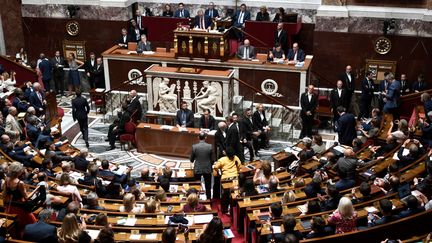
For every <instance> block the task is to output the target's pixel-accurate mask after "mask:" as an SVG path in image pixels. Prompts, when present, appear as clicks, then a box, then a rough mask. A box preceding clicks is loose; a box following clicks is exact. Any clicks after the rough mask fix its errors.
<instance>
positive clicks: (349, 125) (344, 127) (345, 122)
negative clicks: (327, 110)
mask: <svg viewBox="0 0 432 243" xmlns="http://www.w3.org/2000/svg"><path fill="white" fill-rule="evenodd" d="M336 109H337V112H338V113H339V116H340V117H339V120H338V123H337V127H336V131H337V132H338V135H339V143H341V144H343V145H347V146H351V145H352V140H353V139H354V138H356V137H357V132H356V125H357V121H356V119H355V117H354V115H353V114H350V113H346V112H345V111H346V109H345V108H344V107H342V106H339V107H338V108H336Z"/></svg>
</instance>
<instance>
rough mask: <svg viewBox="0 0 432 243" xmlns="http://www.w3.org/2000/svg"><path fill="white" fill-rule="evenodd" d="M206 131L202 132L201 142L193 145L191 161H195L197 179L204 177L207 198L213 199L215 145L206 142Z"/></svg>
mask: <svg viewBox="0 0 432 243" xmlns="http://www.w3.org/2000/svg"><path fill="white" fill-rule="evenodd" d="M205 139H206V134H205V133H200V135H199V140H200V141H199V142H198V143H196V144H194V145H192V154H191V156H190V161H191V163H194V174H195V179H196V180H201V176H203V177H204V184H205V189H206V195H207V200H210V199H211V178H212V165H213V162H214V159H213V147H212V145H211V144H208V143H206V142H205V141H204V140H205Z"/></svg>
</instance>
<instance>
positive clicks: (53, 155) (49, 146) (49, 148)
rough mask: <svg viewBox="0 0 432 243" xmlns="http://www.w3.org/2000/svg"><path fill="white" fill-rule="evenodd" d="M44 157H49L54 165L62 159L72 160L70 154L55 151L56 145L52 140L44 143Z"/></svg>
mask: <svg viewBox="0 0 432 243" xmlns="http://www.w3.org/2000/svg"><path fill="white" fill-rule="evenodd" d="M45 149H46V150H45V158H46V159H51V161H52V162H53V164H54V165H55V166H54V167H56V166H57V165H58V164H60V163H61V162H62V161H72V160H73V157H72V156H67V155H66V154H65V153H63V152H62V151H56V146H55V144H54V143H53V142H47V143H46V145H45Z"/></svg>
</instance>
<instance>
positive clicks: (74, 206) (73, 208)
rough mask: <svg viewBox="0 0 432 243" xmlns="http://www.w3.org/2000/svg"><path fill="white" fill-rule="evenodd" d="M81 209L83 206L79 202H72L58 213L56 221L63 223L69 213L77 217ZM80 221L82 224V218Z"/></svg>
mask: <svg viewBox="0 0 432 243" xmlns="http://www.w3.org/2000/svg"><path fill="white" fill-rule="evenodd" d="M80 208H81V205H80V204H79V202H76V201H72V202H70V203H69V204H68V205H67V206H66V207H65V208H62V209H61V210H60V211H59V212H58V213H57V218H56V221H59V222H62V221H63V219H64V217H65V216H66V215H67V214H69V213H73V214H75V215H78V214H79V211H80ZM78 221H79V222H80V223H81V218H78Z"/></svg>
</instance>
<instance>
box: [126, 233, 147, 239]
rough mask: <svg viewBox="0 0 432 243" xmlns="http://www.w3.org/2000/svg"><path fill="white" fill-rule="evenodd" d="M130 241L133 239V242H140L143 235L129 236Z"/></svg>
mask: <svg viewBox="0 0 432 243" xmlns="http://www.w3.org/2000/svg"><path fill="white" fill-rule="evenodd" d="M129 239H131V240H139V239H141V235H138V234H137V235H135V234H133V235H130V236H129ZM146 239H147V237H146Z"/></svg>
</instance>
